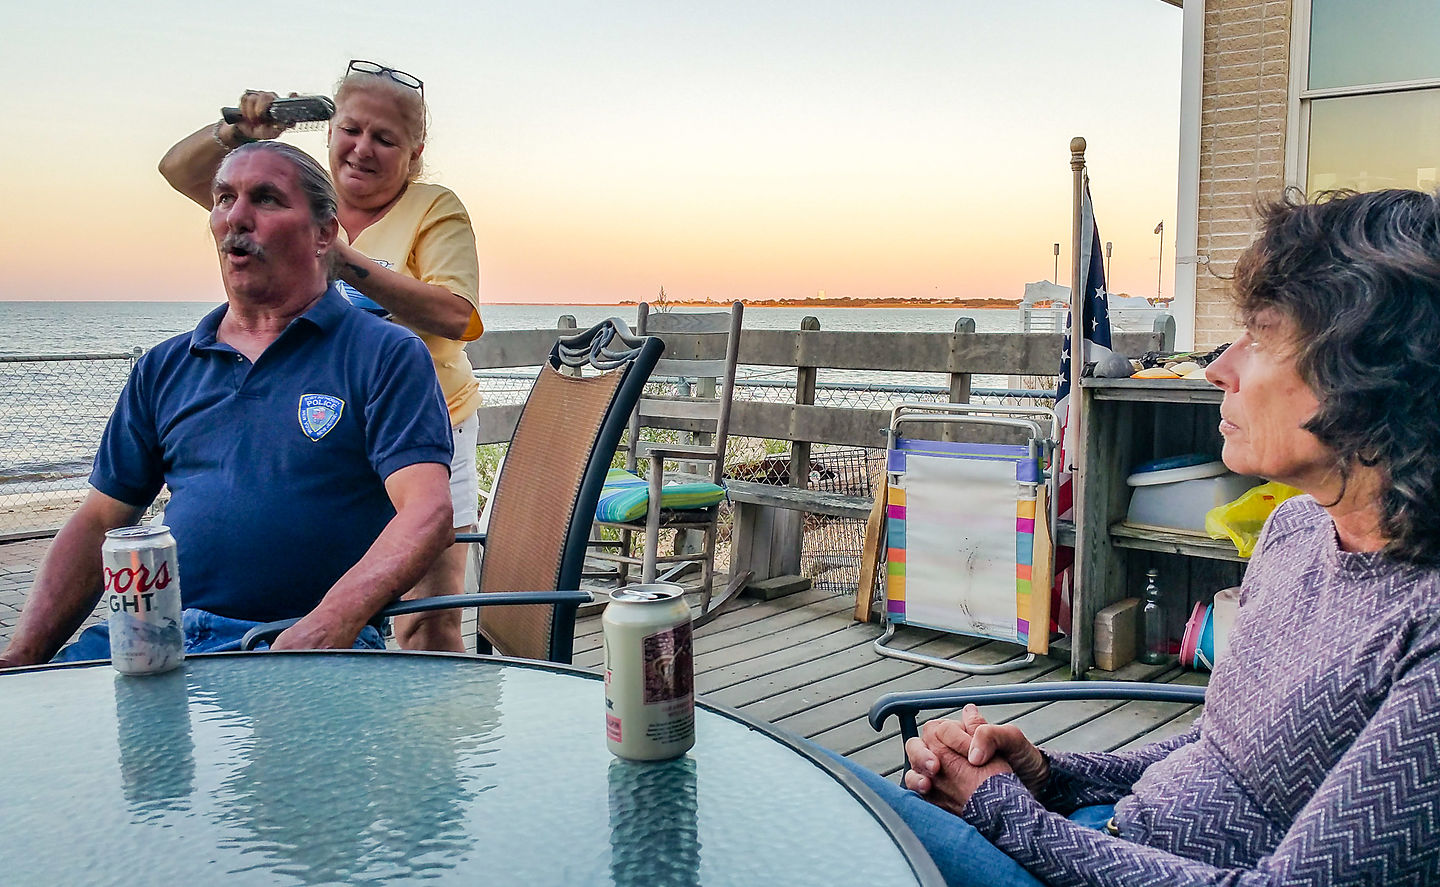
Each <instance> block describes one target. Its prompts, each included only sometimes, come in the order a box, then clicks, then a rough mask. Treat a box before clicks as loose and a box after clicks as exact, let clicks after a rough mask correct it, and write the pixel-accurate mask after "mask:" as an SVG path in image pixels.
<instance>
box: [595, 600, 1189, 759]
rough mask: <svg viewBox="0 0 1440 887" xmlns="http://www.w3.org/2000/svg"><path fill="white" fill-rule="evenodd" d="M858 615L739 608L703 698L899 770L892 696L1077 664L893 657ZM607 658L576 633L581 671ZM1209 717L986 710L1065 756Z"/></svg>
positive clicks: (937, 645) (714, 652) (1067, 707)
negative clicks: (950, 666) (1009, 666)
mask: <svg viewBox="0 0 1440 887" xmlns="http://www.w3.org/2000/svg"><path fill="white" fill-rule="evenodd" d="M853 606H854V600H853V599H852V598H848V597H843V596H839V597H837V596H833V595H830V594H828V593H825V592H820V591H813V590H812V591H806V592H800V593H798V594H794V595H790V596H788V597H783V598H779V599H777V600H774V601H768V602H765V601H752V600H748V599H743V598H742V599H740V600H739V601H737V602H736V603H735V604H733V605H732V608H731V609H729V610H727V611H726V612H724V613H722V614H721V615H720V616H719V617H718V618H716V619H715V620H714V621H713V622H711V623H709V624H707V625H704V626H702V627H700V628H699V629H697V631H696V636H695V688H696V691H697V692H698V693H700V694H701V695H702V696H703V697H704V698H705V699H708V700H711V701H714V702H718V703H722V704H724V705H728V706H732V707H734V708H737V709H739V710H740V711H741V712H743V713H745V714H746V715H749V716H751V717H755V718H759V719H762V720H765V721H769V722H771V723H774V724H776V725H778V726H780V727H783V728H785V729H787V730H790V731H792V732H794V733H798V734H800V735H802V736H805V737H807V738H809V739H812V740H814V741H816V742H818V743H820V744H821V745H824V746H826V747H827V748H830V749H832V750H834V751H837V752H839V753H841V754H843V755H846V756H847V757H849V758H851V759H852V760H854V761H856V762H858V763H860V764H863V765H865V766H867V767H870V768H872V769H874V770H877V771H879V772H881V773H890V772H893V771H895V770H897V769H898V768H899V764H900V760H901V745H900V741H899V739H898V738H896V737H897V734H898V729H897V727H896V726H895V724H894V722H893V721H891V722H890V723H889V724H888V725H887V727H888V729H887V731H886V732H885V733H883V734H882V733H876V732H875V731H874V730H872V729H871V728H870V724H869V722H868V721H867V720H866V714H867V713H868V711H869V709H870V705H871V703H873V702H874V701H875V700H876V699H877V698H878V697H879V696H881V695H883V694H884V693H888V692H892V691H897V690H928V689H937V688H941V687H959V686H963V685H969V686H982V685H989V684H1010V683H1020V682H1025V681H1058V680H1067V679H1068V678H1069V672H1068V670H1067V665H1066V663H1063V662H1062V661H1061V660H1060V659H1058V658H1057V659H1050V658H1040V659H1038V660H1037V661H1036V662H1035V663H1034V664H1033V665H1031V666H1028V667H1026V668H1024V669H1022V670H1018V671H1013V672H1007V673H1004V674H998V675H966V674H962V673H960V672H953V671H949V670H947V669H943V668H937V667H933V666H921V665H916V664H913V663H910V662H905V661H903V660H899V659H893V658H889V657H882V656H880V655H879V654H877V653H876V652H875V650H874V649H873V648H872V647H871V642H873V641H874V640H875V639H876V638H877V637H879V636H880V634H881V629H880V626H878V625H864V624H860V623H856V622H853V621H852V619H851V610H852V608H853ZM892 643H893V644H894V645H895V646H898V647H900V648H902V649H913V650H916V651H917V652H922V653H927V654H930V655H934V656H940V657H944V658H948V659H953V658H963V659H965V660H966V661H971V662H1000V661H1003V660H1005V659H1008V658H1010V657H1012V656H1013V655H1014V654H1015V652H1016V651H1017V650H1018V648H1017V647H1015V646H1014V645H1010V644H1000V643H995V642H986V641H982V640H979V639H976V638H965V637H960V636H957V635H947V634H941V633H938V632H933V631H925V630H920V629H913V630H912V629H902V630H901V632H900V633H899V634H898V635H897V636H896V639H895V640H894V641H892ZM601 660H602V652H601V649H600V620H599V618H598V616H589V617H586V618H584V619H582V620H581V621H580V622H579V623H578V624H577V626H576V631H575V664H576V665H578V666H581V667H585V668H598V667H599V666H600V665H601ZM1113 677H1115V678H1117V679H1122V680H1158V681H1176V682H1180V683H1186V684H1197V683H1199V684H1203V683H1204V682H1205V679H1206V677H1207V676H1206V675H1203V674H1196V673H1194V672H1186V671H1182V670H1180V669H1179V668H1177V667H1174V666H1169V667H1163V666H1144V665H1140V664H1138V663H1132V664H1131V665H1130V666H1127V667H1126V668H1125V669H1123V670H1121V671H1119V672H1116V673H1115V674H1114V675H1113ZM937 714H945V713H937ZM1198 714H1199V709H1198V707H1195V706H1187V705H1182V704H1178V703H1139V702H1129V703H1122V702H1066V703H1050V704H1046V705H1034V704H1030V705H1005V706H992V707H989V708H987V709H986V715H987V717H989V718H990V720H991V721H992V722H1001V721H1007V722H1014V723H1015V724H1017V725H1019V726H1020V727H1021V728H1022V729H1024V730H1025V733H1026V735H1027V736H1029V737H1030V738H1032V739H1033V740H1035V741H1036V742H1038V743H1040V744H1042V745H1044V746H1046V747H1048V748H1054V749H1064V750H1112V749H1118V748H1127V747H1130V746H1134V745H1141V744H1144V743H1146V742H1150V741H1153V740H1155V739H1159V738H1163V737H1165V736H1169V735H1172V734H1174V733H1177V732H1183V731H1184V730H1185V729H1187V728H1188V727H1189V726H1190V723H1191V722H1192V721H1193V720H1194V719H1195V717H1196V716H1197V715H1198Z"/></svg>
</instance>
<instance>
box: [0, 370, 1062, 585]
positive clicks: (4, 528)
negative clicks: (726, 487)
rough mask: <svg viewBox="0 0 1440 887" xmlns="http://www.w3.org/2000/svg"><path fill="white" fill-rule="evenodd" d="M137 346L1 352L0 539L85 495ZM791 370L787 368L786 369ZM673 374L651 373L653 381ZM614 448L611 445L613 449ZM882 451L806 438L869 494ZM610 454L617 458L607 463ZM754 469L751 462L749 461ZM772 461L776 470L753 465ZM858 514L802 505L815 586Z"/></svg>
mask: <svg viewBox="0 0 1440 887" xmlns="http://www.w3.org/2000/svg"><path fill="white" fill-rule="evenodd" d="M139 354H140V351H139V349H136V350H135V351H134V352H125V353H113V354H74V355H35V356H28V357H11V356H0V391H3V392H4V396H3V397H0V540H3V539H15V538H27V537H34V536H45V535H49V534H51V533H53V532H54V530H55V529H56V528H57V527H59V526H60V524H62V523H63V522H64V521H65V519H66V518H67V517H68V516H69V515H70V513H71V512H72V511H73V510H74V508H75V506H76V505H77V504H78V503H79V501H80V500H81V499H82V498H83V497H84V495H85V490H86V483H85V481H86V479H87V478H88V477H89V474H90V467H91V463H92V461H93V460H94V457H95V450H96V448H97V447H98V446H99V442H100V436H101V433H102V432H103V431H104V428H105V423H106V421H107V420H108V419H109V417H110V413H111V411H112V409H113V408H114V405H115V399H116V398H117V397H118V396H119V393H120V390H121V388H122V387H123V386H124V384H125V379H126V378H127V377H128V375H129V373H130V369H131V367H132V366H133V365H134V362H135V360H136V359H137V358H138V357H139ZM791 372H793V371H791ZM476 376H477V378H478V379H479V381H480V386H481V390H482V392H483V393H484V397H485V402H486V403H487V404H488V405H491V406H500V405H506V404H519V403H523V402H524V400H525V398H526V396H527V395H528V394H529V392H530V386H531V383H532V382H533V380H534V373H533V372H531V373H526V372H524V371H520V372H513V371H512V372H480V373H477V374H476ZM1021 381H1022V382H1023V384H1024V385H1025V386H1026V387H1024V388H999V387H976V388H974V389H973V390H972V392H971V400H972V402H975V403H984V404H996V405H1016V404H1037V403H1038V404H1042V405H1050V404H1053V402H1054V396H1055V395H1054V388H1053V386H1054V381H1055V380H1054V379H1053V378H1049V379H1047V378H1044V377H1036V378H1026V379H1024V380H1021ZM670 384H673V383H666V382H658V383H654V384H653V386H652V387H654V388H655V390H656V391H657V392H658V391H660V390H661V389H663V388H666V387H668V386H669V385H670ZM735 396H736V398H738V399H743V400H756V401H766V402H771V403H793V402H794V400H795V383H794V382H793V381H790V380H786V379H781V378H776V374H773V373H772V374H765V373H758V374H754V375H751V376H750V377H748V378H744V379H739V380H737V382H736V388H735ZM948 398H949V391H948V388H946V387H945V386H942V385H902V384H893V383H888V382H873V383H866V382H829V381H825V380H823V379H822V380H821V382H820V383H819V384H818V385H817V387H816V396H815V402H816V404H818V405H821V406H831V407H842V408H850V409H875V410H888V409H890V408H891V407H893V406H894V405H895V404H897V403H900V402H901V401H907V400H908V401H935V402H943V401H946V400H948ZM789 446H790V445H789V442H788V441H783V440H761V439H758V438H744V437H733V438H731V443H730V446H729V448H728V449H729V453H728V458H727V465H726V468H727V474H736V473H738V474H743V475H744V476H745V477H746V479H751V480H761V481H762V482H764V481H768V482H772V483H781V484H784V483H788V482H789V478H788V472H789ZM504 449H505V445H504V444H494V445H487V446H482V447H481V448H480V473H481V489H482V490H488V489H490V488H491V485H492V482H493V475H494V471H495V469H496V467H497V464H498V462H499V459H500V456H501V454H502V453H503V452H504ZM620 458H623V457H621V456H618V455H617V459H620ZM883 460H884V452H883V451H881V450H878V449H877V450H867V449H863V448H856V447H840V446H830V445H825V444H817V445H815V446H814V447H813V448H812V450H811V472H810V478H809V486H810V487H811V488H812V489H818V490H827V491H832V492H838V493H843V494H845V495H850V496H857V497H861V498H868V497H869V496H871V495H873V493H872V490H873V485H874V483H875V481H876V480H877V479H878V478H879V471H880V470H881V469H882V467H883ZM617 464H618V463H617ZM757 465H758V466H760V468H761V470H759V471H757V470H756V467H757ZM767 465H769V466H781V465H783V472H781V471H778V470H777V471H767V470H764V469H765V468H766V466H767ZM720 532H721V537H720V539H721V541H720V546H719V549H718V552H717V556H716V562H717V563H716V566H717V568H718V569H726V568H727V567H728V564H729V548H730V546H729V534H730V507H729V504H728V503H724V504H722V506H721V530H720ZM864 533H865V526H864V522H863V521H856V520H846V519H841V518H831V517H825V516H821V515H807V516H806V524H805V537H804V547H803V552H802V556H801V570H802V572H803V573H804V574H805V575H806V576H808V577H809V578H810V579H811V581H812V582H813V583H814V584H815V586H816V587H818V588H822V589H826V590H829V591H831V592H834V593H853V592H854V590H855V587H856V583H857V581H858V577H859V563H860V555H861V549H862V547H863V541H864Z"/></svg>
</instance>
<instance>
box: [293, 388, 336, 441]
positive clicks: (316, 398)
mask: <svg viewBox="0 0 1440 887" xmlns="http://www.w3.org/2000/svg"><path fill="white" fill-rule="evenodd" d="M344 411H345V401H343V400H341V399H340V398H338V397H332V396H330V395H328V394H302V395H300V430H301V431H303V432H305V436H306V437H308V438H310V439H311V440H319V439H320V438H322V437H324V436H325V435H327V434H329V433H330V429H332V428H334V427H335V425H336V423H338V422H339V421H340V414H341V413H343V412H344Z"/></svg>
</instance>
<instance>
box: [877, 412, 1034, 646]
mask: <svg viewBox="0 0 1440 887" xmlns="http://www.w3.org/2000/svg"><path fill="white" fill-rule="evenodd" d="M937 429H938V430H940V431H942V432H945V433H944V434H943V435H942V436H945V437H951V438H955V437H959V438H960V439H959V440H932V439H928V438H929V437H934V436H935V434H934V433H933V432H934V431H935V430H937ZM986 429H988V430H989V436H990V437H994V436H1009V437H1018V438H1020V439H1021V442H1020V443H1001V444H996V443H988V442H977V441H976V438H980V437H983V436H982V435H980V434H979V433H977V432H978V431H980V430H986ZM1057 431H1058V423H1057V421H1056V419H1055V414H1054V412H1052V411H1050V410H1047V409H1043V408H1039V407H1008V406H1007V407H989V406H980V405H975V404H937V403H902V404H900V405H898V406H896V407H895V408H894V409H893V410H892V411H891V414H890V427H889V447H888V449H887V453H886V460H887V464H886V472H887V477H886V481H887V485H888V486H887V490H886V514H887V526H886V543H885V545H886V552H887V560H886V585H885V606H884V610H883V618H884V622H885V633H884V634H883V635H882V636H881V637H880V638H878V639H877V640H876V641H875V642H874V648H875V651H876V652H877V653H879V654H880V655H882V656H889V657H892V658H896V659H903V660H905V661H908V662H914V663H917V664H920V665H933V666H937V667H940V668H948V669H951V670H954V671H960V672H965V673H968V674H994V673H997V672H1004V671H1010V670H1013V669H1017V668H1023V667H1024V666H1025V665H1027V664H1029V663H1031V662H1033V661H1035V656H1036V655H1037V654H1039V655H1043V654H1045V653H1046V652H1048V651H1049V641H1050V630H1049V629H1050V576H1051V569H1050V563H1051V551H1052V536H1051V532H1050V527H1053V526H1054V520H1053V517H1054V514H1053V507H1054V506H1053V502H1054V496H1053V495H1052V490H1051V485H1052V483H1053V478H1052V477H1051V475H1050V473H1049V472H1047V471H1046V468H1047V466H1048V463H1049V456H1050V452H1051V450H1052V448H1053V445H1054V441H1055V436H1056V433H1057ZM922 434H928V436H927V437H921V436H920V435H922ZM901 625H913V626H918V627H922V628H928V629H932V630H935V631H944V632H951V633H956V634H966V635H971V636H975V637H982V638H989V639H991V640H996V641H1007V642H1009V643H1013V644H1018V645H1019V649H1018V651H1017V653H1018V654H1019V655H1017V656H1016V657H1015V658H1012V659H1010V660H1008V661H1005V662H1000V663H995V664H976V663H968V662H965V661H963V660H954V659H944V658H941V657H938V656H927V655H924V654H920V653H915V652H913V651H910V650H906V649H903V648H900V647H896V646H892V645H891V644H890V640H891V639H892V638H893V637H894V636H895V633H896V630H897V628H898V627H899V626H901Z"/></svg>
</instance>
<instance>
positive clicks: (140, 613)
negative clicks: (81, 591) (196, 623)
mask: <svg viewBox="0 0 1440 887" xmlns="http://www.w3.org/2000/svg"><path fill="white" fill-rule="evenodd" d="M100 551H101V555H102V558H103V561H104V570H105V572H104V577H105V604H106V608H107V609H108V610H109V613H110V662H111V664H113V665H114V666H115V670H116V671H118V672H122V673H124V674H158V673H160V672H162V671H169V670H170V669H172V668H174V667H176V666H177V665H179V664H180V663H181V662H182V661H184V659H185V643H184V642H185V638H184V633H183V630H182V629H181V626H180V570H179V564H178V562H177V560H176V557H175V537H174V536H171V535H170V528H169V527H157V526H139V527H121V528H120V529H118V530H110V531H109V532H107V533H106V534H105V544H104V545H102V546H101V548H100Z"/></svg>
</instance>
